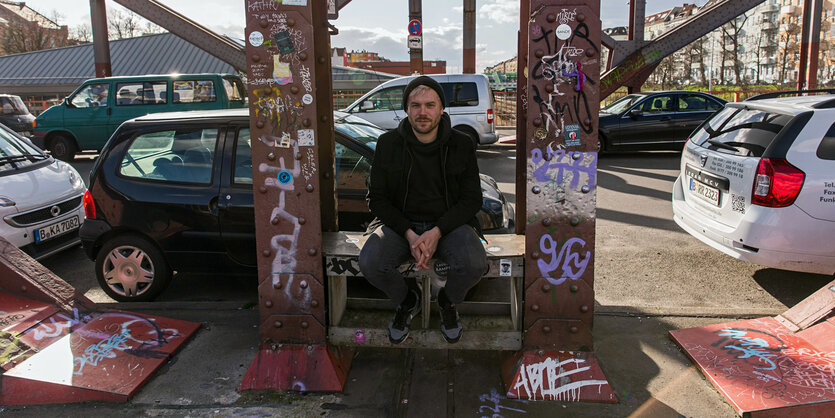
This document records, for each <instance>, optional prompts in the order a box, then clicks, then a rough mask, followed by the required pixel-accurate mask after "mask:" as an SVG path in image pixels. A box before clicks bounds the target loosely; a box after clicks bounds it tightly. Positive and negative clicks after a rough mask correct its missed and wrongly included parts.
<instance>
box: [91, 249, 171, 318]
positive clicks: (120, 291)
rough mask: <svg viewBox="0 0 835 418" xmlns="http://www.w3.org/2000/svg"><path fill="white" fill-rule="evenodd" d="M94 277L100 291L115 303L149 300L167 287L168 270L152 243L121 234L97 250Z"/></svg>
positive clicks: (163, 259)
mask: <svg viewBox="0 0 835 418" xmlns="http://www.w3.org/2000/svg"><path fill="white" fill-rule="evenodd" d="M96 278H97V279H98V281H99V286H101V288H102V289H103V290H104V292H105V293H107V295H108V296H110V297H111V298H113V299H115V300H117V301H119V302H139V301H150V300H153V299H154V298H156V297H157V296H159V294H160V293H162V291H163V290H164V289H165V287H166V286H168V282H169V281H170V279H171V271H170V270H169V269H168V263H166V262H165V258H163V256H162V252H160V250H159V249H157V247H156V246H155V245H154V244H152V243H151V242H149V241H148V240H146V239H144V238H142V237H138V236H135V235H123V236H119V237H117V238H115V239H112V240H110V241H108V242H107V243H106V244H105V245H104V246H103V247H102V248H101V250H99V253H98V256H97V257H96Z"/></svg>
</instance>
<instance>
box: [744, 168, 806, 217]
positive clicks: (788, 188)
mask: <svg viewBox="0 0 835 418" xmlns="http://www.w3.org/2000/svg"><path fill="white" fill-rule="evenodd" d="M805 177H806V174H804V173H803V172H802V171H800V169H799V168H797V167H795V166H793V165H791V164H789V162H788V161H786V160H783V159H777V158H774V159H770V158H763V159H762V160H760V164H759V165H758V166H757V176H756V178H755V179H754V192H753V194H752V196H751V203H753V204H755V205H760V206H767V207H772V208H782V207H786V206H789V205H791V204H792V203H794V200H795V199H796V198H797V195H798V194H800V189H801V188H802V187H803V180H804V179H805Z"/></svg>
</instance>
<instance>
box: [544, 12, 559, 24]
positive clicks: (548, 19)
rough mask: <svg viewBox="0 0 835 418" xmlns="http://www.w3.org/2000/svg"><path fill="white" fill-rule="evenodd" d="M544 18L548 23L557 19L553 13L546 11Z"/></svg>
mask: <svg viewBox="0 0 835 418" xmlns="http://www.w3.org/2000/svg"><path fill="white" fill-rule="evenodd" d="M545 20H547V21H548V23H554V22H556V21H557V16H556V15H554V14H553V13H548V16H545Z"/></svg>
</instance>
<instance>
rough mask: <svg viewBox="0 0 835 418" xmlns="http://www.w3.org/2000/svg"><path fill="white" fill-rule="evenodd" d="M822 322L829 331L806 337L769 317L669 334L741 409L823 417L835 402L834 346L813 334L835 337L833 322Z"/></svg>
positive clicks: (742, 412) (755, 414) (745, 413)
mask: <svg viewBox="0 0 835 418" xmlns="http://www.w3.org/2000/svg"><path fill="white" fill-rule="evenodd" d="M820 325H823V327H822V328H820V330H821V331H822V332H823V333H824V334H829V335H828V336H826V337H824V336H822V335H819V334H820V333H821V332H818V333H817V334H809V335H810V336H812V337H813V338H808V339H804V338H801V335H803V334H804V333H800V334H795V333H793V332H791V331H790V330H789V329H788V328H786V327H785V326H783V325H782V324H781V323H780V322H778V321H777V320H776V319H775V318H771V317H765V318H758V319H750V320H744V321H736V322H727V323H722V324H715V325H707V326H703V327H696V328H688V329H680V330H673V331H670V336H671V337H672V339H673V340H674V341H675V342H676V344H678V345H679V346H681V348H683V349H684V350H685V352H686V353H687V356H688V357H690V359H691V360H692V361H693V362H694V363H696V365H697V366H698V367H699V369H700V370H701V371H702V373H703V374H704V375H705V377H707V378H708V379H709V380H710V381H711V383H713V385H714V386H715V387H716V389H718V390H719V392H721V393H722V395H723V396H724V397H725V399H727V401H728V403H730V404H731V406H733V408H734V409H736V411H737V413H738V414H739V415H741V416H747V417H758V416H759V417H761V416H804V417H810V416H814V417H817V416H821V417H822V416H832V415H831V414H832V408H833V407H835V352H833V351H827V350H826V348H823V349H821V348H819V347H818V346H817V345H815V340H817V339H819V340H821V341H823V340H829V341H831V340H835V328H831V324H829V323H824V324H820ZM820 325H818V326H820ZM818 326H816V327H815V328H816V329H817V327H818ZM827 327H830V328H827Z"/></svg>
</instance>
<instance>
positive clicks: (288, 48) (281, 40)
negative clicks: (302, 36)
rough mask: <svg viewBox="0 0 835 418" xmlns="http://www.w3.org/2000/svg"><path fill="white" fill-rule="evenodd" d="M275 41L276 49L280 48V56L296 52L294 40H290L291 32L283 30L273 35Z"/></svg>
mask: <svg viewBox="0 0 835 418" xmlns="http://www.w3.org/2000/svg"><path fill="white" fill-rule="evenodd" d="M273 39H275V47H276V48H278V53H279V54H282V55H287V54H289V53H291V52H293V51H295V50H296V47H295V46H294V45H293V40H292V39H290V32H289V31H286V30H283V31H281V32H278V33H276V34H275V35H273Z"/></svg>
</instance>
